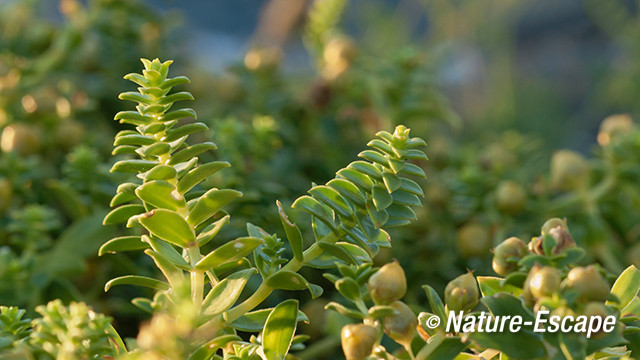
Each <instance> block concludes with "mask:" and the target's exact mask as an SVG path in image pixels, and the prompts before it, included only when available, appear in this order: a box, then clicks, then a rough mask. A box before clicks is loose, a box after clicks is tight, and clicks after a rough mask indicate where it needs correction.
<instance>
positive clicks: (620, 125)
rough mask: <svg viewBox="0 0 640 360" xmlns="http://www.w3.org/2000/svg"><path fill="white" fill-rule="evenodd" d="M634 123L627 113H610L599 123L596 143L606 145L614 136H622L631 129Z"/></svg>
mask: <svg viewBox="0 0 640 360" xmlns="http://www.w3.org/2000/svg"><path fill="white" fill-rule="evenodd" d="M633 128H634V124H633V120H632V119H631V116H629V114H616V115H611V116H609V117H607V118H606V119H604V120H603V121H602V123H601V124H600V131H599V132H598V144H600V145H601V146H607V145H609V144H610V143H611V141H613V140H614V139H615V138H617V137H620V136H624V135H625V134H628V133H629V132H631V131H633Z"/></svg>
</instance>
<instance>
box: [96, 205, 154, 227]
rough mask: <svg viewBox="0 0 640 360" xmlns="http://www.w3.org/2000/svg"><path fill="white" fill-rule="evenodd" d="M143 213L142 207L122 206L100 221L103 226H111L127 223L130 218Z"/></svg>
mask: <svg viewBox="0 0 640 360" xmlns="http://www.w3.org/2000/svg"><path fill="white" fill-rule="evenodd" d="M142 212H144V206H142V205H138V204H130V205H122V206H120V207H117V208H115V209H113V210H111V211H110V212H109V213H108V214H107V216H105V217H104V220H103V221H102V224H103V225H113V224H120V223H124V222H127V220H129V218H130V217H132V216H135V215H138V214H140V213H142Z"/></svg>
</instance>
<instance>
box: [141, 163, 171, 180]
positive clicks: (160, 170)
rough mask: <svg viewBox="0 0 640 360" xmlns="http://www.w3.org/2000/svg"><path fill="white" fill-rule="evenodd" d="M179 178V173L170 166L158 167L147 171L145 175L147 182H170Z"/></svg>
mask: <svg viewBox="0 0 640 360" xmlns="http://www.w3.org/2000/svg"><path fill="white" fill-rule="evenodd" d="M176 176H178V172H177V171H176V169H175V168H174V167H173V166H169V165H156V166H154V167H153V169H151V170H149V171H147V172H146V173H145V174H144V179H145V180H146V181H152V180H170V179H175V178H176Z"/></svg>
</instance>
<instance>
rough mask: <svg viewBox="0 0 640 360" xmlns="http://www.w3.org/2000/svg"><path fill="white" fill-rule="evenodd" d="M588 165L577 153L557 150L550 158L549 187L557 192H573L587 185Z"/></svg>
mask: <svg viewBox="0 0 640 360" xmlns="http://www.w3.org/2000/svg"><path fill="white" fill-rule="evenodd" d="M588 175H589V164H588V163H587V160H586V159H585V158H584V157H583V156H582V155H581V154H579V153H577V152H575V151H571V150H558V151H556V152H555V153H554V154H553V156H552V157H551V185H552V186H553V188H554V189H558V190H564V191H568V190H575V189H577V188H579V187H581V186H583V185H584V184H586V183H587V180H588V179H587V177H588Z"/></svg>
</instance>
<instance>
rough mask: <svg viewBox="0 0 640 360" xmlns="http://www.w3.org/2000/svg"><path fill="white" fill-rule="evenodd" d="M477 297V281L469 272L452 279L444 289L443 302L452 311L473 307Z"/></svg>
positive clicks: (466, 309)
mask: <svg viewBox="0 0 640 360" xmlns="http://www.w3.org/2000/svg"><path fill="white" fill-rule="evenodd" d="M479 297H480V293H479V291H478V282H477V281H476V278H475V277H474V276H473V274H472V273H470V272H468V273H466V274H464V275H460V276H458V277H457V278H455V279H453V280H452V281H451V282H449V284H447V286H446V287H445V289H444V302H445V304H447V307H448V308H449V310H452V311H469V310H471V309H473V308H474V307H475V306H476V305H478V298H479Z"/></svg>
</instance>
